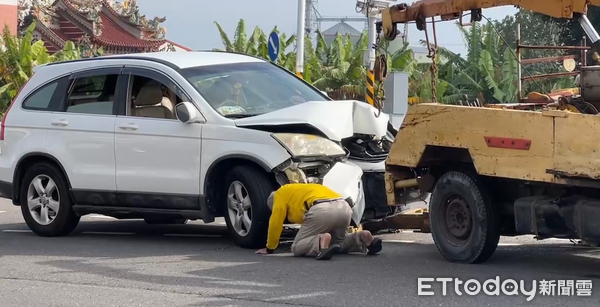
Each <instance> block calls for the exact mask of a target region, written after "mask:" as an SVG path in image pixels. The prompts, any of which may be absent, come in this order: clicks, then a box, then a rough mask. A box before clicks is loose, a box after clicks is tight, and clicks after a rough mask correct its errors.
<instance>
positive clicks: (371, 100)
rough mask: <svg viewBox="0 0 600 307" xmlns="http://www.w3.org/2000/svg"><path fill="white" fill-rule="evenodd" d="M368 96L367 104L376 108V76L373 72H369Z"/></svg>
mask: <svg viewBox="0 0 600 307" xmlns="http://www.w3.org/2000/svg"><path fill="white" fill-rule="evenodd" d="M366 92H367V94H366V95H365V96H366V99H367V103H368V104H370V105H372V106H374V105H375V75H374V74H373V71H372V70H368V71H367V91H366Z"/></svg>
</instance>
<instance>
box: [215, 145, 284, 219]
mask: <svg viewBox="0 0 600 307" xmlns="http://www.w3.org/2000/svg"><path fill="white" fill-rule="evenodd" d="M241 165H246V166H250V167H254V168H256V169H261V170H263V171H264V172H266V173H267V174H270V176H269V177H270V178H271V180H272V182H273V183H276V180H275V176H274V174H273V170H272V169H271V168H269V167H268V166H267V165H266V164H265V163H264V162H263V161H261V160H259V159H258V158H255V157H252V156H248V155H244V154H229V155H225V156H222V157H220V158H218V159H216V160H215V161H213V163H212V164H211V165H210V166H209V167H208V169H207V170H206V175H205V180H204V194H205V196H206V204H207V207H208V208H209V210H210V211H211V212H212V213H213V214H214V215H215V216H221V215H222V211H221V210H222V208H220V207H219V205H218V198H217V197H218V195H217V192H218V191H219V189H220V187H221V186H222V184H223V181H224V180H225V174H226V172H228V171H229V170H231V169H233V168H234V167H237V166H241Z"/></svg>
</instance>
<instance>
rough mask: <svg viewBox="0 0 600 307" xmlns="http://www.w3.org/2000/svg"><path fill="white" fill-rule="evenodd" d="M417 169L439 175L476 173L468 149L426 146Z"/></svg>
mask: <svg viewBox="0 0 600 307" xmlns="http://www.w3.org/2000/svg"><path fill="white" fill-rule="evenodd" d="M417 167H418V168H422V167H428V168H430V169H431V171H432V173H434V175H436V177H438V176H439V175H441V174H443V173H445V172H448V171H452V170H467V171H473V172H476V173H477V168H476V166H475V162H474V161H473V157H472V156H471V152H469V149H468V148H462V147H447V146H435V145H427V146H426V147H425V150H424V151H423V153H422V154H421V158H420V159H419V163H418V164H417Z"/></svg>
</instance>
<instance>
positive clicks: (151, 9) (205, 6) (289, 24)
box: [137, 0, 517, 53]
mask: <svg viewBox="0 0 600 307" xmlns="http://www.w3.org/2000/svg"><path fill="white" fill-rule="evenodd" d="M137 3H138V5H139V6H140V11H141V13H142V14H145V15H146V16H147V17H150V18H152V17H154V16H160V17H163V16H166V17H167V21H166V22H165V23H164V25H165V27H166V29H167V37H168V38H169V39H170V40H173V41H175V42H177V43H180V44H182V45H184V46H187V47H189V48H192V49H212V48H221V47H222V44H221V39H220V36H219V33H218V31H217V28H216V26H215V24H214V22H215V21H217V22H219V24H221V26H222V27H223V28H224V29H225V31H226V32H227V33H228V35H229V36H230V37H233V34H234V31H235V27H236V25H237V23H238V21H239V20H240V18H242V19H244V20H245V21H246V26H247V28H248V29H247V30H248V32H250V31H252V29H254V27H255V26H259V27H260V28H262V29H263V30H264V31H270V30H271V29H272V28H273V27H274V26H277V27H278V28H279V29H280V30H281V31H282V32H284V33H287V34H294V33H295V32H296V10H297V7H298V6H297V1H296V0H221V1H209V0H170V1H165V0H137ZM165 3H169V4H170V5H165ZM355 3H356V2H355V1H353V0H319V3H318V9H319V12H320V13H321V15H322V16H328V17H329V16H334V17H344V16H361V15H360V14H357V13H356V11H355ZM516 11H517V9H515V8H513V7H510V6H505V7H498V8H492V9H486V10H484V12H483V14H484V15H485V16H486V17H488V18H490V19H501V18H503V17H504V16H506V15H513V14H515V13H516ZM334 24H335V23H323V24H322V30H325V29H327V28H329V27H331V26H333V25H334ZM351 25H352V26H354V27H355V28H357V29H358V30H362V28H363V24H362V23H360V22H359V23H357V24H356V23H354V24H351ZM437 34H438V43H439V44H440V45H442V46H444V47H447V48H449V49H450V50H452V51H454V52H460V53H464V50H465V48H464V44H463V40H462V37H461V35H460V32H459V30H458V29H457V28H456V25H454V24H453V23H452V22H444V23H439V24H438V25H437ZM424 38H425V36H424V34H423V32H420V31H418V30H417V29H416V28H415V27H414V26H411V27H410V28H409V41H410V42H411V44H414V45H417V46H420V44H419V40H420V39H424Z"/></svg>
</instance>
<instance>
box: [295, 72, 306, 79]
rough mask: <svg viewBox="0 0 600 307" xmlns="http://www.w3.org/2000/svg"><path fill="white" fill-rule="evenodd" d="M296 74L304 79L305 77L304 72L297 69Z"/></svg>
mask: <svg viewBox="0 0 600 307" xmlns="http://www.w3.org/2000/svg"><path fill="white" fill-rule="evenodd" d="M296 76H298V77H300V79H304V77H303V76H302V72H301V71H297V72H296Z"/></svg>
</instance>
